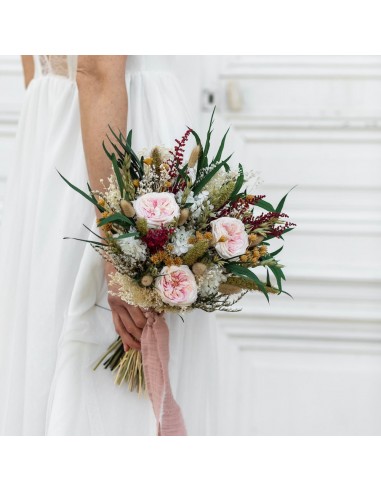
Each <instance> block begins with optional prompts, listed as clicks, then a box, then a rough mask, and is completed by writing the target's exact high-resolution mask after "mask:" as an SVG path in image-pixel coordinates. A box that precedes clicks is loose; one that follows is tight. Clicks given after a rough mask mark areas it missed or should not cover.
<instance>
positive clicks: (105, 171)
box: [77, 56, 127, 215]
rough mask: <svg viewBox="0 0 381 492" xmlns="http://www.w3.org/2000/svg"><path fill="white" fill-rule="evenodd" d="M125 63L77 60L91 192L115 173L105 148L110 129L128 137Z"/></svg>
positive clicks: (118, 59)
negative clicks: (103, 146) (104, 143)
mask: <svg viewBox="0 0 381 492" xmlns="http://www.w3.org/2000/svg"><path fill="white" fill-rule="evenodd" d="M125 62H126V58H125V57H122V56H99V57H98V56H80V57H79V60H78V73H77V83H78V92H79V104H80V113H81V129H82V139H83V146H84V152H85V158H86V165H87V171H88V175H89V181H90V186H91V187H92V189H101V184H100V180H101V179H103V180H104V181H105V183H107V178H108V177H109V176H110V175H111V172H112V170H111V163H110V160H109V159H108V158H107V156H106V154H105V153H104V150H103V148H102V141H103V140H106V134H107V133H108V134H110V131H109V128H108V125H110V126H111V127H112V128H113V129H115V130H116V131H117V130H120V131H122V132H123V133H124V134H125V133H126V125H127V91H126V85H125ZM96 212H97V214H98V215H99V213H98V211H96Z"/></svg>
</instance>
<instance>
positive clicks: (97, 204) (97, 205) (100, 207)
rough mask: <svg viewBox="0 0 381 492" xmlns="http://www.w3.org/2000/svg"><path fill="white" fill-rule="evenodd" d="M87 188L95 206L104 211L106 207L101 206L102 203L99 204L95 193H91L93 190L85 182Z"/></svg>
mask: <svg viewBox="0 0 381 492" xmlns="http://www.w3.org/2000/svg"><path fill="white" fill-rule="evenodd" d="M87 189H88V190H89V193H90V195H91V196H92V197H93V199H94V200H95V201H96V202H97V203H96V207H97V209H98V210H99V211H100V212H104V211H105V210H106V209H105V208H104V207H102V205H99V203H98V200H97V199H96V198H95V195H94V193H93V190H92V189H91V187H90V185H89V183H87Z"/></svg>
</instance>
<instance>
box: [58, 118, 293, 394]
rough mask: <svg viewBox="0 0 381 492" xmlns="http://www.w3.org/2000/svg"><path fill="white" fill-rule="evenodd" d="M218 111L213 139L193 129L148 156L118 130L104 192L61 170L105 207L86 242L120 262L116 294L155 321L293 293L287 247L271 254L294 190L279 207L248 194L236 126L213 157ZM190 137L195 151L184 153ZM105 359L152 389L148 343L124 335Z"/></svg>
mask: <svg viewBox="0 0 381 492" xmlns="http://www.w3.org/2000/svg"><path fill="white" fill-rule="evenodd" d="M213 114H214V112H213ZM213 114H212V117H211V120H210V125H209V129H208V132H207V135H206V139H205V142H204V143H202V142H201V140H200V137H199V136H198V134H197V133H196V132H195V131H194V130H193V129H190V128H188V129H187V130H186V132H185V134H184V136H183V137H182V138H181V139H180V140H176V145H175V146H174V148H173V149H168V148H165V147H162V146H156V147H154V148H153V149H152V150H151V151H149V152H143V153H141V154H140V155H138V154H136V153H135V151H134V150H133V148H132V132H131V131H130V132H129V134H128V136H127V137H125V136H124V135H123V134H122V133H121V132H118V133H116V132H115V131H114V130H113V129H112V128H111V127H109V128H110V131H111V135H112V136H111V138H110V137H107V138H108V148H107V146H106V145H105V143H103V148H104V151H105V153H106V155H107V157H108V158H109V159H110V161H111V163H112V169H113V174H112V175H111V176H110V177H109V179H108V184H107V186H106V185H105V184H104V183H103V189H101V190H92V189H91V188H90V186H89V185H88V188H89V190H88V193H86V192H84V191H82V190H80V189H78V188H77V187H76V186H75V185H73V184H72V183H70V182H69V181H67V180H66V179H65V178H64V177H63V176H62V175H61V176H62V177H63V179H64V180H65V181H66V182H67V183H68V184H69V185H70V186H71V187H72V188H74V189H75V190H76V191H77V192H79V193H81V194H82V195H83V196H84V197H85V198H87V200H89V201H90V202H91V203H93V204H94V205H95V206H96V207H97V209H98V210H99V212H100V214H101V219H100V220H98V224H97V225H98V227H99V228H100V229H101V231H102V236H100V235H98V234H96V233H94V234H96V236H97V237H96V238H95V239H94V240H88V241H87V242H89V243H90V244H91V246H92V247H93V248H94V249H95V250H96V251H97V252H98V253H100V254H101V255H102V256H103V257H104V259H105V260H106V261H109V262H111V263H112V264H113V265H114V267H115V270H116V273H115V274H114V275H113V276H112V280H111V281H112V284H114V285H116V286H117V294H116V295H118V296H120V297H121V298H122V299H123V300H124V301H125V302H127V303H128V304H130V305H134V306H139V307H140V308H142V310H144V312H146V313H151V314H150V316H151V315H154V318H152V316H151V318H150V317H149V316H148V314H147V320H148V321H149V322H148V321H147V323H148V325H149V326H150V327H151V328H152V326H154V324H155V321H157V322H158V323H159V324H160V323H162V322H163V319H162V317H161V314H162V313H166V312H175V313H178V314H179V315H180V316H182V315H183V314H184V313H186V312H187V311H189V310H191V309H202V310H204V311H207V312H213V311H234V310H236V309H235V307H234V305H235V304H236V303H237V302H238V301H239V300H240V299H241V298H242V296H244V295H245V294H246V293H247V292H249V291H258V292H261V293H262V294H263V295H264V296H265V297H266V298H267V299H269V294H280V293H282V292H284V291H283V287H282V281H283V280H285V275H284V273H283V268H284V266H283V265H282V264H280V263H279V262H278V260H277V256H278V254H279V253H280V252H281V250H282V247H280V248H278V249H276V250H274V251H270V242H271V241H272V240H274V239H278V238H283V236H284V234H286V233H287V232H289V231H291V230H292V229H293V227H294V226H295V224H293V223H291V222H289V220H288V216H287V215H286V214H285V213H284V212H283V206H284V204H285V200H286V197H287V195H286V196H284V197H283V198H282V199H281V200H280V202H279V203H278V204H277V206H275V207H274V206H273V205H271V204H270V203H269V202H268V201H265V196H264V195H254V194H249V193H248V192H247V190H248V188H249V187H250V185H251V182H252V181H253V179H254V178H255V176H253V174H252V173H249V174H247V173H246V174H245V172H244V168H243V166H242V165H241V164H239V165H238V167H237V168H233V167H230V159H231V157H232V155H229V156H228V157H224V156H223V153H224V144H225V140H226V137H227V133H228V131H227V132H226V134H225V135H224V137H223V138H222V141H221V143H220V145H219V148H218V150H217V153H216V154H215V155H214V156H212V157H211V156H210V143H211V135H212V125H213ZM191 137H193V138H194V140H195V144H194V148H193V150H192V152H191V153H190V156H189V158H188V159H187V160H185V158H184V155H185V147H186V144H187V142H188V140H189V139H190V138H191ZM259 271H262V272H264V275H262V276H261V275H260V273H259ZM151 331H152V330H151ZM143 333H144V331H143ZM142 347H143V345H142ZM101 362H103V364H104V366H105V368H110V369H111V370H112V371H114V370H116V371H117V372H116V380H115V382H116V383H117V384H121V383H122V382H123V381H126V382H127V383H128V386H129V389H130V390H137V391H138V393H139V394H141V393H143V392H144V391H145V389H146V382H147V381H146V376H147V377H148V374H147V375H146V374H145V367H144V350H143V348H142V351H140V350H136V349H132V348H130V349H129V350H128V351H127V352H124V349H123V344H122V340H121V339H120V337H118V339H117V340H116V341H115V342H114V343H113V344H112V345H111V346H110V347H109V349H108V350H107V352H106V353H105V354H104V355H103V357H102V358H101V360H100V361H99V362H98V363H97V364H96V366H95V367H94V369H96V368H97V367H98V366H99V365H100V363H101Z"/></svg>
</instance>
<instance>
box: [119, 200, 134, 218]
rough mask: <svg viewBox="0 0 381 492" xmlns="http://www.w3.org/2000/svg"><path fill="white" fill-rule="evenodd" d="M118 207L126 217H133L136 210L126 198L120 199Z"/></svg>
mask: <svg viewBox="0 0 381 492" xmlns="http://www.w3.org/2000/svg"><path fill="white" fill-rule="evenodd" d="M120 209H121V210H122V212H123V213H124V215H125V216H126V217H130V218H132V217H135V215H136V212H135V209H134V207H133V206H132V203H131V202H128V201H127V200H121V201H120Z"/></svg>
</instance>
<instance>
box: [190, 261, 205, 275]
mask: <svg viewBox="0 0 381 492" xmlns="http://www.w3.org/2000/svg"><path fill="white" fill-rule="evenodd" d="M206 268H207V266H206V265H204V263H200V262H196V263H195V264H194V265H193V266H192V272H193V273H194V274H195V275H196V276H200V275H203V274H204V273H205V270H206Z"/></svg>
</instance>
